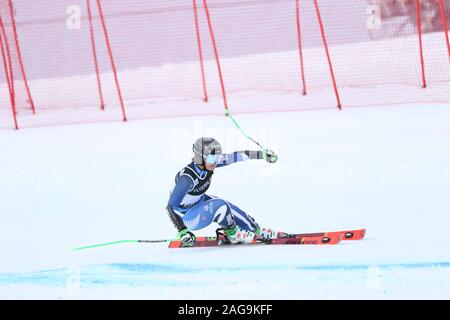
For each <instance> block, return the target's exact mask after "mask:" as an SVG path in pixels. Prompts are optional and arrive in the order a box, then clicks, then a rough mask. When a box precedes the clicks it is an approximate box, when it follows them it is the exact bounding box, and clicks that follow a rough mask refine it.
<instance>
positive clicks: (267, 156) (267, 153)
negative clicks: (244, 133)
mask: <svg viewBox="0 0 450 320" xmlns="http://www.w3.org/2000/svg"><path fill="white" fill-rule="evenodd" d="M262 154H263V158H264V160H266V161H267V162H268V163H275V162H277V161H278V156H277V155H276V154H275V152H273V151H272V150H269V149H264V150H263V151H262Z"/></svg>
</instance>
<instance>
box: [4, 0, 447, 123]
mask: <svg viewBox="0 0 450 320" xmlns="http://www.w3.org/2000/svg"><path fill="white" fill-rule="evenodd" d="M9 2H11V7H12V8H13V9H12V11H11V9H10V8H11V7H10V4H9ZM11 12H12V14H11ZM0 14H1V17H2V21H3V24H4V26H5V27H4V29H5V30H4V31H2V33H1V34H2V38H1V40H2V47H3V49H4V50H3V51H4V58H3V56H1V57H0V60H2V64H3V65H2V68H1V70H0V90H1V91H0V128H10V127H11V126H14V124H13V121H12V117H11V114H13V115H17V120H18V123H19V125H21V126H23V127H29V126H42V125H53V124H64V123H85V122H97V121H117V120H126V119H127V118H128V119H136V118H151V117H166V116H184V115H204V114H217V115H221V114H223V108H224V107H229V109H230V111H232V112H261V111H265V112H267V111H285V110H303V109H305V110H306V109H317V108H336V107H339V106H340V107H342V109H343V110H345V108H346V107H356V106H372V105H391V104H405V103H424V102H443V103H449V102H450V90H448V89H449V86H450V45H449V40H448V39H449V37H448V31H447V28H448V25H449V19H450V0H438V1H432V0H406V1H395V2H391V1H378V0H342V1H338V2H336V1H326V0H178V1H164V0H153V1H147V0H130V1H112V0H60V1H52V0H42V1H39V3H34V2H29V1H24V0H11V1H9V0H0ZM6 40H7V42H8V43H6ZM7 48H9V52H10V56H11V57H10V58H9V57H8V50H7ZM11 70H12V72H11ZM11 75H12V76H13V78H11V77H10V76H11ZM8 78H10V79H9V80H8ZM11 79H13V80H11ZM11 97H13V98H14V99H12V100H11ZM239 97H245V99H239ZM242 101H245V103H244V102H242ZM33 102H34V103H33ZM33 107H34V108H35V110H36V115H35V116H33ZM14 108H15V109H16V112H13V111H12V110H13V109H14ZM16 113H17V114H16Z"/></svg>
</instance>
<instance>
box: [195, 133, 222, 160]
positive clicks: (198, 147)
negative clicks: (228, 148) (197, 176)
mask: <svg viewBox="0 0 450 320" xmlns="http://www.w3.org/2000/svg"><path fill="white" fill-rule="evenodd" d="M192 151H194V162H195V163H197V164H201V165H204V164H205V163H206V162H208V163H214V162H217V157H218V156H220V155H221V154H222V146H221V145H220V143H219V141H217V140H216V139H214V138H205V137H203V138H198V139H197V140H196V141H195V143H194V145H193V146H192ZM207 160H209V161H207ZM211 160H213V161H211Z"/></svg>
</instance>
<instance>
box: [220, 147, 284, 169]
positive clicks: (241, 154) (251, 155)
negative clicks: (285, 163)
mask: <svg viewBox="0 0 450 320" xmlns="http://www.w3.org/2000/svg"><path fill="white" fill-rule="evenodd" d="M253 159H265V160H266V161H267V162H269V163H275V162H276V161H277V160H278V156H277V155H276V154H275V153H274V152H273V151H271V150H264V151H260V150H258V151H250V150H245V151H235V152H233V153H230V154H223V155H222V156H221V158H220V160H219V162H218V163H217V167H224V166H227V165H230V164H232V163H236V162H240V161H246V160H253Z"/></svg>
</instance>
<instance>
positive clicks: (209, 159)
mask: <svg viewBox="0 0 450 320" xmlns="http://www.w3.org/2000/svg"><path fill="white" fill-rule="evenodd" d="M218 161H219V155H218V154H209V155H208V156H207V157H206V160H205V162H206V163H207V164H216V163H217V162H218Z"/></svg>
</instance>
